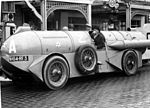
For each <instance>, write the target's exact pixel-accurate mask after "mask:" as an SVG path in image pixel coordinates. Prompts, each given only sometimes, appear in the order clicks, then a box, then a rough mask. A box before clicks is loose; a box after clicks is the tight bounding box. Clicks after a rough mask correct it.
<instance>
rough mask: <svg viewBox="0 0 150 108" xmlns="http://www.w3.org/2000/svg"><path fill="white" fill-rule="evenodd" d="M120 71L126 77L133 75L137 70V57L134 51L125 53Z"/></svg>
mask: <svg viewBox="0 0 150 108" xmlns="http://www.w3.org/2000/svg"><path fill="white" fill-rule="evenodd" d="M122 69H123V71H124V72H125V74H126V75H128V76H130V75H134V74H136V72H137V69H138V57H137V54H136V53H135V52H134V51H127V52H125V53H124V55H123V57H122Z"/></svg>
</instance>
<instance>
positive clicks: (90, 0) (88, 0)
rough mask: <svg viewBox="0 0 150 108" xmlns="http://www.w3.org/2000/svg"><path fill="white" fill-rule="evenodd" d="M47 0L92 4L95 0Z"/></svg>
mask: <svg viewBox="0 0 150 108" xmlns="http://www.w3.org/2000/svg"><path fill="white" fill-rule="evenodd" d="M47 1H58V2H70V3H83V4H92V3H93V2H94V0H47Z"/></svg>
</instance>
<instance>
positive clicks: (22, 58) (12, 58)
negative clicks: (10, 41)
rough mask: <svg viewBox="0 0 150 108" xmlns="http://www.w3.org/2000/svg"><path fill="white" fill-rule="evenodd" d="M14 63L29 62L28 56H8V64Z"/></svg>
mask: <svg viewBox="0 0 150 108" xmlns="http://www.w3.org/2000/svg"><path fill="white" fill-rule="evenodd" d="M15 61H29V57H28V56H10V57H9V62H15Z"/></svg>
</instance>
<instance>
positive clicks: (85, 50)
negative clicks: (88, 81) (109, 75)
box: [75, 45, 97, 74]
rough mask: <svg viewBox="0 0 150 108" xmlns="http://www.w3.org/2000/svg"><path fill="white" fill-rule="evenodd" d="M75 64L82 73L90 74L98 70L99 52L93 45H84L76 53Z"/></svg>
mask: <svg viewBox="0 0 150 108" xmlns="http://www.w3.org/2000/svg"><path fill="white" fill-rule="evenodd" d="M75 65H76V68H77V69H78V70H79V72H80V73H81V74H90V73H92V72H93V71H95V70H96V67H97V54H96V51H95V49H94V48H93V47H91V46H89V45H84V46H81V47H79V48H78V50H77V51H76V54H75Z"/></svg>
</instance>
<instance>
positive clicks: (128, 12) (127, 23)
mask: <svg viewBox="0 0 150 108" xmlns="http://www.w3.org/2000/svg"><path fill="white" fill-rule="evenodd" d="M128 27H129V28H131V6H130V3H128V6H127V9H126V30H127V28H128Z"/></svg>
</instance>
